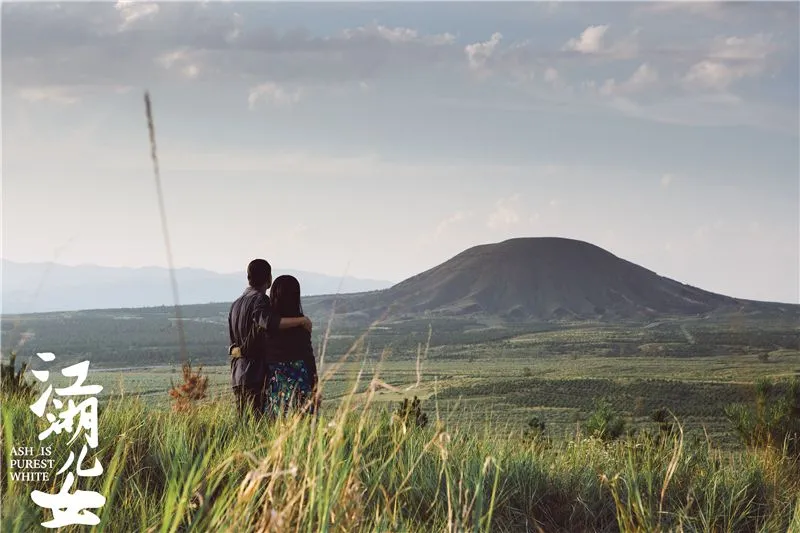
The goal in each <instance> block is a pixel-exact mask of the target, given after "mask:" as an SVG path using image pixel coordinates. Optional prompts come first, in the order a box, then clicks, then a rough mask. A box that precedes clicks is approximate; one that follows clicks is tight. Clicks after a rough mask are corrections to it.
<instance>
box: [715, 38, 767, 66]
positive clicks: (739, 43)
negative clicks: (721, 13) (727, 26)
mask: <svg viewBox="0 0 800 533" xmlns="http://www.w3.org/2000/svg"><path fill="white" fill-rule="evenodd" d="M777 49H778V47H777V45H776V44H775V43H774V42H773V39H772V35H769V34H765V33H757V34H755V35H751V36H749V37H716V38H715V39H714V41H713V42H712V44H711V53H710V55H711V56H712V57H714V58H716V59H744V60H748V59H749V60H757V59H764V58H765V57H767V56H768V55H770V54H771V53H773V52H775V51H777Z"/></svg>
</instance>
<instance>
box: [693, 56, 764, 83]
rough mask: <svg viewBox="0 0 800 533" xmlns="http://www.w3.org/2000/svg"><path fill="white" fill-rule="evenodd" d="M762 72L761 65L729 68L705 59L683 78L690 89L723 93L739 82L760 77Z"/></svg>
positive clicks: (723, 64)
mask: <svg viewBox="0 0 800 533" xmlns="http://www.w3.org/2000/svg"><path fill="white" fill-rule="evenodd" d="M761 72H762V66H761V65H759V64H744V65H738V66H729V65H726V64H725V63H721V62H717V61H710V60H707V59H705V60H703V61H700V62H699V63H695V64H694V65H692V66H691V68H689V71H688V72H687V73H686V75H685V76H684V77H683V83H684V85H685V86H686V87H687V88H690V89H713V90H718V91H721V90H724V89H726V88H728V86H729V85H731V84H732V83H733V82H735V81H737V80H740V79H742V78H746V77H753V76H758V75H759V74H760V73H761Z"/></svg>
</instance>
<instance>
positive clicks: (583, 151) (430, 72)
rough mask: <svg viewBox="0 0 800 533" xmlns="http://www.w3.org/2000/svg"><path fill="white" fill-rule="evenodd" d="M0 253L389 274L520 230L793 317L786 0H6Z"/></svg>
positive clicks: (791, 102) (792, 117) (795, 245)
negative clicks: (152, 139)
mask: <svg viewBox="0 0 800 533" xmlns="http://www.w3.org/2000/svg"><path fill="white" fill-rule="evenodd" d="M2 60H3V72H2V74H3V79H2V89H3V98H2V100H3V101H2V112H3V183H2V184H3V190H2V193H3V196H2V202H3V204H2V207H3V215H2V216H3V230H2V231H3V250H2V255H3V257H4V258H7V259H12V260H18V261H48V260H53V259H56V260H57V261H58V262H61V263H65V264H81V263H93V264H100V265H110V266H114V265H125V266H144V265H165V264H166V255H165V252H164V244H163V239H162V236H161V232H160V220H159V214H158V208H157V201H156V196H155V187H154V182H153V177H152V170H151V166H150V161H149V148H148V145H147V130H146V125H145V119H144V105H143V101H142V94H143V91H144V90H145V89H148V90H150V92H151V95H152V99H153V108H154V113H155V121H156V134H157V140H158V145H159V153H160V157H161V166H162V168H161V170H162V179H163V184H164V193H165V196H166V198H165V201H166V207H167V211H168V217H169V224H170V232H171V238H172V242H173V245H174V257H175V262H176V264H177V265H179V266H194V267H205V268H209V269H211V270H217V271H221V272H229V271H238V270H241V269H242V268H243V265H245V264H246V263H247V261H249V260H250V259H251V258H252V257H255V256H264V257H267V258H268V259H269V260H270V261H271V262H272V263H273V264H274V265H276V267H278V268H280V267H284V268H296V269H303V270H312V271H319V272H323V273H327V274H334V275H341V274H344V273H347V274H349V275H354V276H360V277H369V278H381V279H389V280H394V281H399V280H401V279H403V278H405V277H408V276H410V275H413V274H415V273H417V272H420V271H422V270H425V269H427V268H430V267H432V266H434V265H436V264H438V263H440V262H442V261H444V260H447V259H448V258H450V257H452V256H453V255H455V254H456V253H458V252H460V251H462V250H463V249H465V248H468V247H470V246H473V245H476V244H482V243H486V242H496V241H500V240H503V239H506V238H510V237H520V236H563V237H570V238H576V239H581V240H585V241H589V242H592V243H594V244H597V245H599V246H602V247H604V248H606V249H608V250H610V251H611V252H613V253H615V254H616V255H618V256H620V257H623V258H625V259H628V260H630V261H633V262H636V263H638V264H641V265H642V266H645V267H647V268H649V269H651V270H654V271H656V272H658V273H659V274H662V275H666V276H669V277H672V278H674V279H677V280H679V281H682V282H686V283H690V284H692V285H696V286H699V287H702V288H704V289H707V290H712V291H716V292H722V293H725V294H729V295H733V296H737V297H743V298H755V299H766V300H779V301H789V302H800V296H799V295H798V284H799V283H800V279H799V278H800V229H799V228H798V224H799V223H800V219H799V212H800V208H799V207H798V206H799V205H800V186H799V185H798V173H799V172H800V149H798V91H799V90H800V87H799V84H798V64H800V63H799V61H798V4H797V3H761V2H759V3H757V4H745V3H735V4H734V3H722V2H712V3H704V4H700V3H692V2H673V3H648V2H636V3H621V2H617V3H606V2H590V3H574V2H536V3H503V4H498V3H454V2H448V3H438V4H426V3H421V2H419V3H392V4H388V3H350V4H338V3H332V2H326V3H313V4H312V3H293V4H274V3H266V2H263V3H257V2H248V3H243V2H206V3H203V2H194V3H149V2H117V3H113V2H93V3H75V2H67V3H61V4H57V3H50V2H48V3H18V4H7V3H6V4H3V20H2Z"/></svg>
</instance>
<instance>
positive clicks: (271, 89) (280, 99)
mask: <svg viewBox="0 0 800 533" xmlns="http://www.w3.org/2000/svg"><path fill="white" fill-rule="evenodd" d="M301 97H302V90H301V89H300V88H293V89H289V88H286V87H282V86H280V85H278V84H277V83H274V82H267V83H262V84H260V85H257V86H256V87H253V88H251V89H250V93H249V95H248V97H247V103H248V105H249V106H250V109H255V108H256V106H257V105H258V103H259V102H266V103H268V104H270V105H272V106H275V107H282V108H287V107H292V106H293V105H295V104H297V103H298V102H299V101H300V99H301Z"/></svg>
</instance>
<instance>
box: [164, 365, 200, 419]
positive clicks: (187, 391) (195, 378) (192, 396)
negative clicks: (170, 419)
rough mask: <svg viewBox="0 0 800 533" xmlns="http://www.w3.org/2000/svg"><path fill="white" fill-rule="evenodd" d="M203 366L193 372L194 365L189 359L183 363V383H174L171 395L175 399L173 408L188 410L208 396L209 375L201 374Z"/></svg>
mask: <svg viewBox="0 0 800 533" xmlns="http://www.w3.org/2000/svg"><path fill="white" fill-rule="evenodd" d="M202 370H203V367H202V366H201V367H199V368H198V369H197V371H196V372H192V365H191V364H190V363H189V362H188V361H187V362H184V363H183V383H180V384H178V385H174V384H173V385H172V388H171V389H170V390H169V395H170V396H172V398H173V399H174V400H175V401H174V403H173V404H172V408H173V409H174V410H175V411H188V410H189V409H191V408H192V407H194V406H195V404H196V403H197V402H198V401H200V400H202V399H203V398H205V397H206V389H207V388H208V376H203V375H201V372H202Z"/></svg>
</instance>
